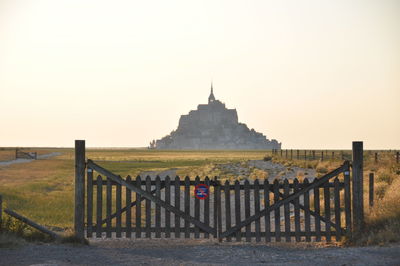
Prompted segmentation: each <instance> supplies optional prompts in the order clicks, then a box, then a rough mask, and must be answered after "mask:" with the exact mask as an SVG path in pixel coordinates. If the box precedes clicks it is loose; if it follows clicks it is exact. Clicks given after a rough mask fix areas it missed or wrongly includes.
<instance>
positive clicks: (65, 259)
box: [0, 239, 400, 265]
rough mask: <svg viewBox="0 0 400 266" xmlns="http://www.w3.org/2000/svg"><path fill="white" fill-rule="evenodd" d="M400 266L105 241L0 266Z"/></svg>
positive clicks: (286, 250) (365, 256) (356, 256)
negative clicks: (322, 265)
mask: <svg viewBox="0 0 400 266" xmlns="http://www.w3.org/2000/svg"><path fill="white" fill-rule="evenodd" d="M321 264H324V265H400V245H399V244H396V245H392V246H387V247H376V246H375V247H348V248H340V247H316V246H310V245H306V244H304V243H299V244H268V245H266V244H254V243H251V244H246V243H233V244H230V243H221V244H219V243H216V242H211V241H208V240H199V241H193V240H172V239H170V240H165V239H161V240H136V241H131V240H127V239H121V240H116V239H114V240H102V241H94V242H92V243H91V244H90V245H89V246H73V245H65V244H63V245H61V244H42V245H38V244H27V245H25V246H22V247H17V248H12V249H10V248H2V249H0V265H321Z"/></svg>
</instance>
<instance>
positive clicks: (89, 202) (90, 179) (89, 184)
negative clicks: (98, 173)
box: [0, 168, 93, 237]
mask: <svg viewBox="0 0 400 266" xmlns="http://www.w3.org/2000/svg"><path fill="white" fill-rule="evenodd" d="M86 200H87V203H86V205H87V214H86V223H87V226H86V236H87V237H92V236H93V228H92V227H93V169H91V168H88V169H87V199H86ZM0 216H1V206H0ZM0 226H1V219H0Z"/></svg>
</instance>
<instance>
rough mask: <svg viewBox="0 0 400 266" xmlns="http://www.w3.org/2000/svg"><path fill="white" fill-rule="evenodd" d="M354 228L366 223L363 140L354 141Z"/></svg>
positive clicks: (361, 226) (359, 227)
mask: <svg viewBox="0 0 400 266" xmlns="http://www.w3.org/2000/svg"><path fill="white" fill-rule="evenodd" d="M352 170H353V175H352V176H353V230H354V231H357V232H358V231H360V230H362V228H363V225H364V200H363V194H364V189H363V188H364V187H363V142H362V141H354V142H353V165H352Z"/></svg>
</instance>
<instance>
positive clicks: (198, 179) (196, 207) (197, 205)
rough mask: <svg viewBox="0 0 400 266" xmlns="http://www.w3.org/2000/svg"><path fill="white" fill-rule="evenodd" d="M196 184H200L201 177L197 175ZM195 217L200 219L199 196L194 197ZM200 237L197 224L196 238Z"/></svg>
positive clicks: (195, 229)
mask: <svg viewBox="0 0 400 266" xmlns="http://www.w3.org/2000/svg"><path fill="white" fill-rule="evenodd" d="M194 184H195V186H197V185H198V184H200V178H199V177H198V176H196V178H195V182H194ZM194 218H195V219H196V220H200V200H199V199H198V198H197V197H195V198H194ZM199 237H200V230H199V227H198V226H195V227H194V238H199Z"/></svg>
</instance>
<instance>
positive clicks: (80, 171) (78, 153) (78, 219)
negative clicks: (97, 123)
mask: <svg viewBox="0 0 400 266" xmlns="http://www.w3.org/2000/svg"><path fill="white" fill-rule="evenodd" d="M85 167H86V164H85V141H84V140H75V216H74V230H75V235H76V237H78V238H79V239H81V240H82V239H84V237H85V232H84V227H85Z"/></svg>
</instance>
